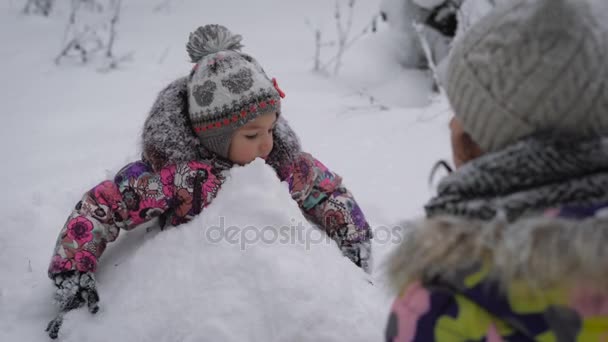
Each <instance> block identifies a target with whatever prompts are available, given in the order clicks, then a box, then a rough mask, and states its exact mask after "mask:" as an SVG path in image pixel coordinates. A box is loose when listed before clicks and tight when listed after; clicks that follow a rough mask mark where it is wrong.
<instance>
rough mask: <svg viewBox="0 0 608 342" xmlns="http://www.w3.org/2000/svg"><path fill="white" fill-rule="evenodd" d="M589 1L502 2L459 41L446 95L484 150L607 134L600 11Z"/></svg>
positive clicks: (607, 41) (607, 69) (607, 78)
mask: <svg viewBox="0 0 608 342" xmlns="http://www.w3.org/2000/svg"><path fill="white" fill-rule="evenodd" d="M592 7H593V4H592V2H590V1H587V0H586V1H573V0H552V1H546V0H545V1H538V0H528V1H505V2H504V4H502V6H501V7H500V10H498V11H495V12H493V13H492V14H490V15H489V16H488V17H487V18H485V19H484V20H481V21H480V22H479V23H478V24H477V25H474V26H473V27H472V28H471V29H470V30H468V32H467V33H466V35H465V36H464V37H463V39H462V41H461V42H459V43H458V44H456V46H455V47H454V49H453V51H452V54H451V57H450V64H449V66H448V70H447V75H446V93H447V95H448V97H449V99H450V103H451V104H452V108H453V110H454V113H455V114H456V117H457V118H458V120H459V122H460V123H461V124H462V126H463V127H464V130H465V131H466V132H467V133H468V134H470V135H471V137H472V138H473V140H475V142H477V143H478V144H479V146H480V147H481V149H482V150H484V151H496V150H500V149H502V148H504V147H505V146H507V145H509V144H511V143H513V142H515V141H517V140H519V139H521V138H523V137H526V136H529V135H531V134H533V133H538V132H540V131H547V132H548V133H550V134H554V135H567V136H572V137H591V136H600V135H604V134H607V133H608V116H607V115H606V109H608V64H607V63H606V58H605V56H606V55H605V52H604V51H606V47H607V46H608V37H607V36H606V30H605V29H604V28H603V27H602V26H601V22H602V21H605V20H606V19H605V18H602V17H601V16H603V15H605V14H604V12H600V11H594V9H593V8H592Z"/></svg>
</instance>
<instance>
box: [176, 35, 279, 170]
mask: <svg viewBox="0 0 608 342" xmlns="http://www.w3.org/2000/svg"><path fill="white" fill-rule="evenodd" d="M241 39H242V37H241V36H240V35H234V34H232V33H231V32H230V31H229V30H228V29H227V28H226V27H224V26H221V25H205V26H202V27H199V28H198V29H197V30H196V31H195V32H193V33H191V34H190V39H189V41H188V44H187V45H186V49H187V51H188V54H189V55H190V59H191V60H192V62H193V63H196V64H195V66H194V68H193V69H192V72H191V73H190V77H189V80H188V114H189V116H190V122H191V123H192V127H193V129H194V131H195V133H196V134H197V136H198V138H199V139H200V141H201V143H202V144H203V146H204V147H205V148H207V149H209V150H210V151H212V152H214V153H216V154H218V155H219V156H221V157H224V158H228V152H229V149H230V141H231V139H232V136H233V134H234V132H235V131H236V130H237V129H238V128H239V127H241V126H243V125H245V124H246V123H247V122H249V121H251V120H253V119H255V118H257V117H259V116H261V115H264V114H268V113H276V114H277V115H279V114H280V111H281V98H282V97H284V96H285V95H284V94H283V92H282V91H281V90H280V89H279V87H278V86H277V83H276V80H275V79H272V80H270V79H269V78H268V76H266V73H265V72H264V69H262V67H261V66H260V65H259V64H258V62H257V61H256V60H255V59H254V58H253V57H251V56H249V55H247V54H244V53H242V52H240V49H241V47H242V45H241Z"/></svg>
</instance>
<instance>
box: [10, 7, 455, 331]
mask: <svg viewBox="0 0 608 342" xmlns="http://www.w3.org/2000/svg"><path fill="white" fill-rule="evenodd" d="M161 2H162V1H161V0H154V1H151V0H129V1H124V2H123V3H124V4H123V11H122V18H121V22H120V24H119V27H118V29H119V36H118V40H117V42H116V51H117V53H118V54H121V53H132V54H133V58H132V61H130V62H127V63H124V64H122V65H121V66H120V68H119V69H118V70H115V71H112V72H109V73H101V72H99V71H98V70H97V68H96V67H95V65H94V64H92V65H86V66H82V65H79V64H78V63H75V62H72V63H69V62H66V63H63V64H62V65H60V66H57V65H55V64H54V63H53V59H54V57H55V56H56V55H57V54H58V53H59V51H60V48H61V42H62V36H63V32H64V29H65V23H66V21H67V19H66V18H67V15H68V13H67V12H66V11H65V10H58V11H56V12H54V13H53V14H52V15H51V17H49V18H43V17H37V16H25V15H22V14H21V13H20V10H21V8H22V4H23V1H19V0H8V1H3V2H1V3H0V42H2V44H0V60H1V61H2V62H1V63H0V70H1V72H2V77H1V78H0V99H1V103H2V105H3V106H2V114H1V115H0V118H1V119H2V120H1V124H0V148H1V149H2V168H1V171H0V172H1V174H0V175H1V179H2V180H3V181H4V183H3V189H2V191H1V192H0V193H1V194H0V199H1V200H0V203H1V205H0V217H1V219H2V226H3V227H2V229H1V234H0V341H46V340H48V339H49V338H48V336H47V335H46V333H45V332H44V328H45V327H46V324H47V322H48V321H49V320H50V319H52V318H53V317H54V316H55V314H56V312H57V311H56V310H57V309H56V307H55V306H54V304H53V301H52V295H53V292H54V286H53V285H52V284H51V281H50V280H49V279H48V278H47V276H46V269H47V266H48V262H49V259H50V256H51V252H52V249H53V246H54V243H55V239H56V236H57V234H58V232H59V230H60V229H61V226H62V225H63V224H64V222H65V219H66V218H67V215H68V214H69V212H70V211H71V210H72V208H73V206H74V205H75V203H76V202H77V201H78V200H79V199H80V197H81V196H82V194H83V193H84V192H85V191H86V190H88V189H90V188H91V187H92V186H94V185H95V184H97V183H99V182H100V181H102V180H104V179H106V178H109V177H111V176H112V175H113V174H114V173H115V172H116V171H117V170H118V169H120V167H121V166H123V165H124V164H126V163H128V162H130V161H133V160H135V159H137V158H138V157H139V152H140V149H139V143H140V130H141V127H142V126H143V121H144V119H145V117H146V115H147V111H148V110H149V108H150V107H151V105H152V102H153V100H154V98H155V96H156V94H157V93H158V91H160V90H161V89H162V88H163V87H164V86H165V85H166V84H167V83H168V82H170V81H172V80H173V79H175V78H177V77H180V76H182V75H185V74H187V72H188V71H189V70H190V68H191V64H190V63H189V62H188V59H187V55H186V52H185V43H186V41H187V37H188V34H189V33H190V32H191V31H193V30H194V29H195V28H196V27H197V26H200V25H204V24H208V23H219V24H223V25H225V26H227V27H228V28H229V29H231V30H232V31H233V32H236V33H240V34H242V35H243V36H244V40H243V43H244V45H245V48H244V49H243V50H244V51H245V52H247V53H249V54H251V55H253V56H254V57H255V58H256V59H257V60H258V61H259V62H260V63H261V64H262V66H264V69H265V70H266V72H267V73H268V74H269V75H270V77H276V78H277V79H278V81H279V85H280V86H281V88H282V89H283V90H284V91H285V92H286V94H287V97H286V98H285V99H284V100H283V113H284V115H285V117H286V118H287V119H288V120H289V121H290V123H291V125H292V127H293V128H294V129H295V131H296V132H297V133H298V135H299V136H300V139H301V141H302V143H303V147H304V149H305V150H306V151H308V152H310V153H312V154H313V155H314V156H315V157H317V158H318V159H319V160H321V161H322V162H323V163H324V164H326V165H327V166H328V167H329V168H330V169H332V170H333V171H335V172H337V173H338V174H340V175H341V176H342V177H343V178H344V183H345V184H346V186H347V187H348V188H349V189H350V190H351V191H352V192H353V193H354V195H355V197H356V199H357V200H358V202H359V204H360V205H361V207H362V209H363V211H364V213H365V215H366V217H367V219H368V221H369V222H370V224H371V225H372V227H373V228H374V230H375V232H376V239H375V240H374V245H373V253H374V259H375V263H376V267H375V269H376V270H379V269H381V267H380V265H379V264H380V263H381V262H382V260H383V257H384V256H385V255H386V253H387V252H388V251H389V250H390V249H391V248H392V247H394V243H392V242H391V241H395V239H398V238H399V236H398V234H395V236H387V234H386V233H387V232H388V231H389V228H391V227H393V226H394V225H395V224H396V223H397V222H399V221H400V220H403V219H407V218H414V217H417V216H420V215H421V214H422V205H423V203H424V202H425V201H426V200H427V199H428V198H429V197H430V196H431V195H432V192H433V191H432V190H433V189H432V187H431V186H429V184H428V174H429V171H430V168H431V166H432V165H433V163H434V162H435V161H436V160H438V159H440V158H449V156H450V153H449V143H448V128H447V122H448V120H449V116H450V111H449V109H448V106H447V105H446V103H445V101H442V100H438V99H436V98H434V97H433V94H432V93H431V91H430V81H429V78H428V77H427V75H425V74H423V73H422V72H420V71H413V70H405V69H403V68H402V67H401V66H400V65H399V63H398V59H399V58H398V55H399V54H400V53H402V51H400V47H399V46H396V45H395V43H394V40H393V39H392V37H391V35H392V33H391V32H389V31H388V30H386V28H385V27H384V26H382V25H380V27H379V32H377V33H374V34H368V35H365V36H364V37H362V38H361V39H359V40H358V41H357V42H356V43H355V44H354V45H353V47H352V48H351V49H349V50H348V51H347V53H346V55H345V57H344V58H345V59H344V66H343V68H342V71H341V73H340V74H339V76H337V77H325V76H322V75H318V74H314V73H312V72H311V68H312V65H313V60H312V56H313V49H314V39H313V38H314V36H313V33H312V32H311V30H310V28H309V27H308V26H307V24H306V22H307V21H309V22H310V23H312V24H313V25H316V26H318V27H321V28H322V29H323V32H324V33H326V34H327V37H328V39H330V36H331V35H332V34H333V33H334V32H335V22H334V19H333V9H334V2H332V1H326V0H309V1H293V0H288V1H287V0H257V1H245V0H238V1H237V0H224V1H221V2H220V1H202V0H174V1H172V2H171V3H170V4H171V5H170V6H169V7H168V8H165V9H163V10H161V11H154V8H155V7H156V6H157V5H158V4H159V3H161ZM378 5H379V0H366V1H358V2H357V7H356V12H355V17H354V24H353V25H354V28H355V31H357V30H358V29H359V28H362V27H364V26H365V25H367V23H368V22H369V20H370V19H371V17H372V15H373V14H375V13H376V12H377V11H378ZM324 53H325V56H324V58H325V59H327V58H329V57H330V51H329V49H328V50H327V51H325V52H324ZM372 98H373V99H372ZM219 217H224V219H225V221H224V223H225V226H226V227H227V226H235V227H239V228H241V229H244V228H245V227H248V226H254V227H257V228H261V227H267V228H264V232H265V233H266V234H267V235H266V238H267V240H269V241H270V243H269V242H268V241H267V242H264V241H257V242H256V243H250V244H247V245H246V246H244V247H245V248H242V247H243V245H241V244H240V243H229V242H227V241H225V240H224V241H222V242H220V243H215V242H213V241H211V240H210V239H209V234H208V233H209V232H210V229H211V228H212V227H214V226H217V225H219V224H220V221H219ZM300 222H301V223H303V225H304V226H303V228H302V230H301V231H302V232H303V234H304V236H308V237H311V238H312V239H313V240H314V241H316V242H313V243H310V241H311V239H304V240H301V239H300V240H298V239H296V238H294V239H295V240H296V241H295V242H293V241H290V242H285V241H279V239H274V240H273V238H276V237H278V236H290V237H294V235H289V234H290V232H289V231H287V230H285V227H291V226H293V225H295V224H297V223H300ZM258 231H259V230H258ZM392 231H393V232H398V230H392ZM292 233H293V232H292ZM280 234H283V235H280ZM285 234H287V235H285ZM237 237H238V236H237ZM322 237H323V236H322V234H321V233H320V232H319V231H318V230H317V229H316V228H314V227H311V226H310V225H309V224H308V223H306V221H305V219H304V218H303V216H302V214H301V213H300V211H299V209H298V208H297V205H296V204H295V203H294V202H293V201H291V199H290V197H289V193H288V191H287V188H286V185H285V184H282V183H280V182H279V181H278V179H277V178H276V176H275V175H274V174H273V171H272V170H271V169H270V168H269V167H268V166H266V165H264V164H263V163H261V161H256V162H254V163H252V164H250V165H248V166H245V167H238V168H235V169H233V170H232V171H231V176H230V179H229V180H228V181H227V182H226V183H225V184H224V186H223V187H222V190H221V191H220V194H219V196H218V197H217V198H216V200H215V201H214V202H213V203H212V204H211V205H210V206H209V207H208V208H207V209H206V210H205V211H204V212H203V214H202V215H201V216H200V217H198V218H196V219H195V220H193V221H192V222H191V223H189V224H186V225H183V226H180V227H179V228H172V229H167V230H165V231H162V232H160V231H159V230H158V229H152V230H150V231H147V230H146V228H141V229H136V230H134V231H132V232H128V233H127V232H121V236H120V238H119V239H118V241H116V242H115V243H113V244H111V245H110V246H109V248H108V250H107V251H106V253H105V254H104V257H103V258H102V259H101V261H100V267H99V271H98V274H97V281H98V290H99V294H100V297H101V302H100V307H101V309H100V312H99V313H98V314H96V315H90V314H89V313H88V312H87V310H86V309H82V310H76V311H74V312H71V313H69V314H68V315H66V318H65V322H64V325H63V327H62V329H61V331H60V336H59V340H60V341H106V340H113V341H150V340H154V341H208V340H214V341H237V340H239V341H240V340H252V341H338V340H340V341H341V340H344V339H347V340H352V341H378V340H382V336H383V332H384V325H385V321H386V318H387V314H388V311H389V309H390V303H391V300H392V296H393V295H394V294H392V293H389V292H388V290H387V289H386V287H385V286H384V285H383V277H382V274H381V273H380V272H375V273H373V274H372V275H371V276H369V275H366V274H365V273H363V272H362V271H361V270H360V269H358V268H357V267H355V266H354V265H353V264H352V263H351V262H350V261H348V260H347V259H346V258H344V257H342V256H341V254H340V253H339V251H338V249H337V247H336V245H335V244H333V243H331V242H327V239H323V238H322ZM319 240H322V241H323V242H318V241H319ZM242 241H243V240H241V242H242ZM370 282H372V283H373V285H372V284H370Z"/></svg>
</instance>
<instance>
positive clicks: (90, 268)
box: [74, 250, 97, 272]
mask: <svg viewBox="0 0 608 342" xmlns="http://www.w3.org/2000/svg"><path fill="white" fill-rule="evenodd" d="M74 260H75V261H76V269H77V270H78V271H80V272H95V270H96V269H97V258H95V255H93V254H92V253H91V252H89V251H85V250H81V251H78V252H76V255H75V256H74Z"/></svg>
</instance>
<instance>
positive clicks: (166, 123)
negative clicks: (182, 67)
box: [142, 77, 301, 170]
mask: <svg viewBox="0 0 608 342" xmlns="http://www.w3.org/2000/svg"><path fill="white" fill-rule="evenodd" d="M187 81H188V79H187V77H182V78H179V79H177V80H176V81H174V82H172V83H171V84H169V85H168V86H167V87H166V88H165V89H163V90H162V91H161V92H160V93H159V95H158V97H157V99H156V101H155V102H154V105H153V106H152V109H151V110H150V114H149V115H148V118H147V119H146V122H145V123H144V129H143V132H142V145H143V158H144V159H145V160H146V161H148V162H149V163H150V164H151V165H152V167H153V168H154V170H160V169H161V168H163V167H164V166H165V165H167V164H171V163H177V162H186V161H191V160H200V159H211V158H216V156H215V155H214V154H213V153H212V152H210V151H208V150H206V149H205V148H204V147H203V145H202V144H201V143H200V141H199V139H198V138H197V136H196V134H195V133H194V130H193V129H192V126H191V124H190V120H189V118H188V88H187ZM300 151H301V150H300V142H299V139H298V137H297V136H296V134H295V132H294V131H293V130H292V129H291V127H289V124H288V123H287V121H286V120H285V118H284V117H283V115H281V116H280V117H279V120H278V122H277V125H276V129H275V132H274V148H273V150H272V152H271V153H270V156H269V158H268V163H269V164H270V165H271V166H273V167H274V168H275V170H279V169H280V168H281V166H282V165H285V163H290V162H291V161H292V160H293V158H294V157H295V156H296V155H297V154H299V153H300Z"/></svg>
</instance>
